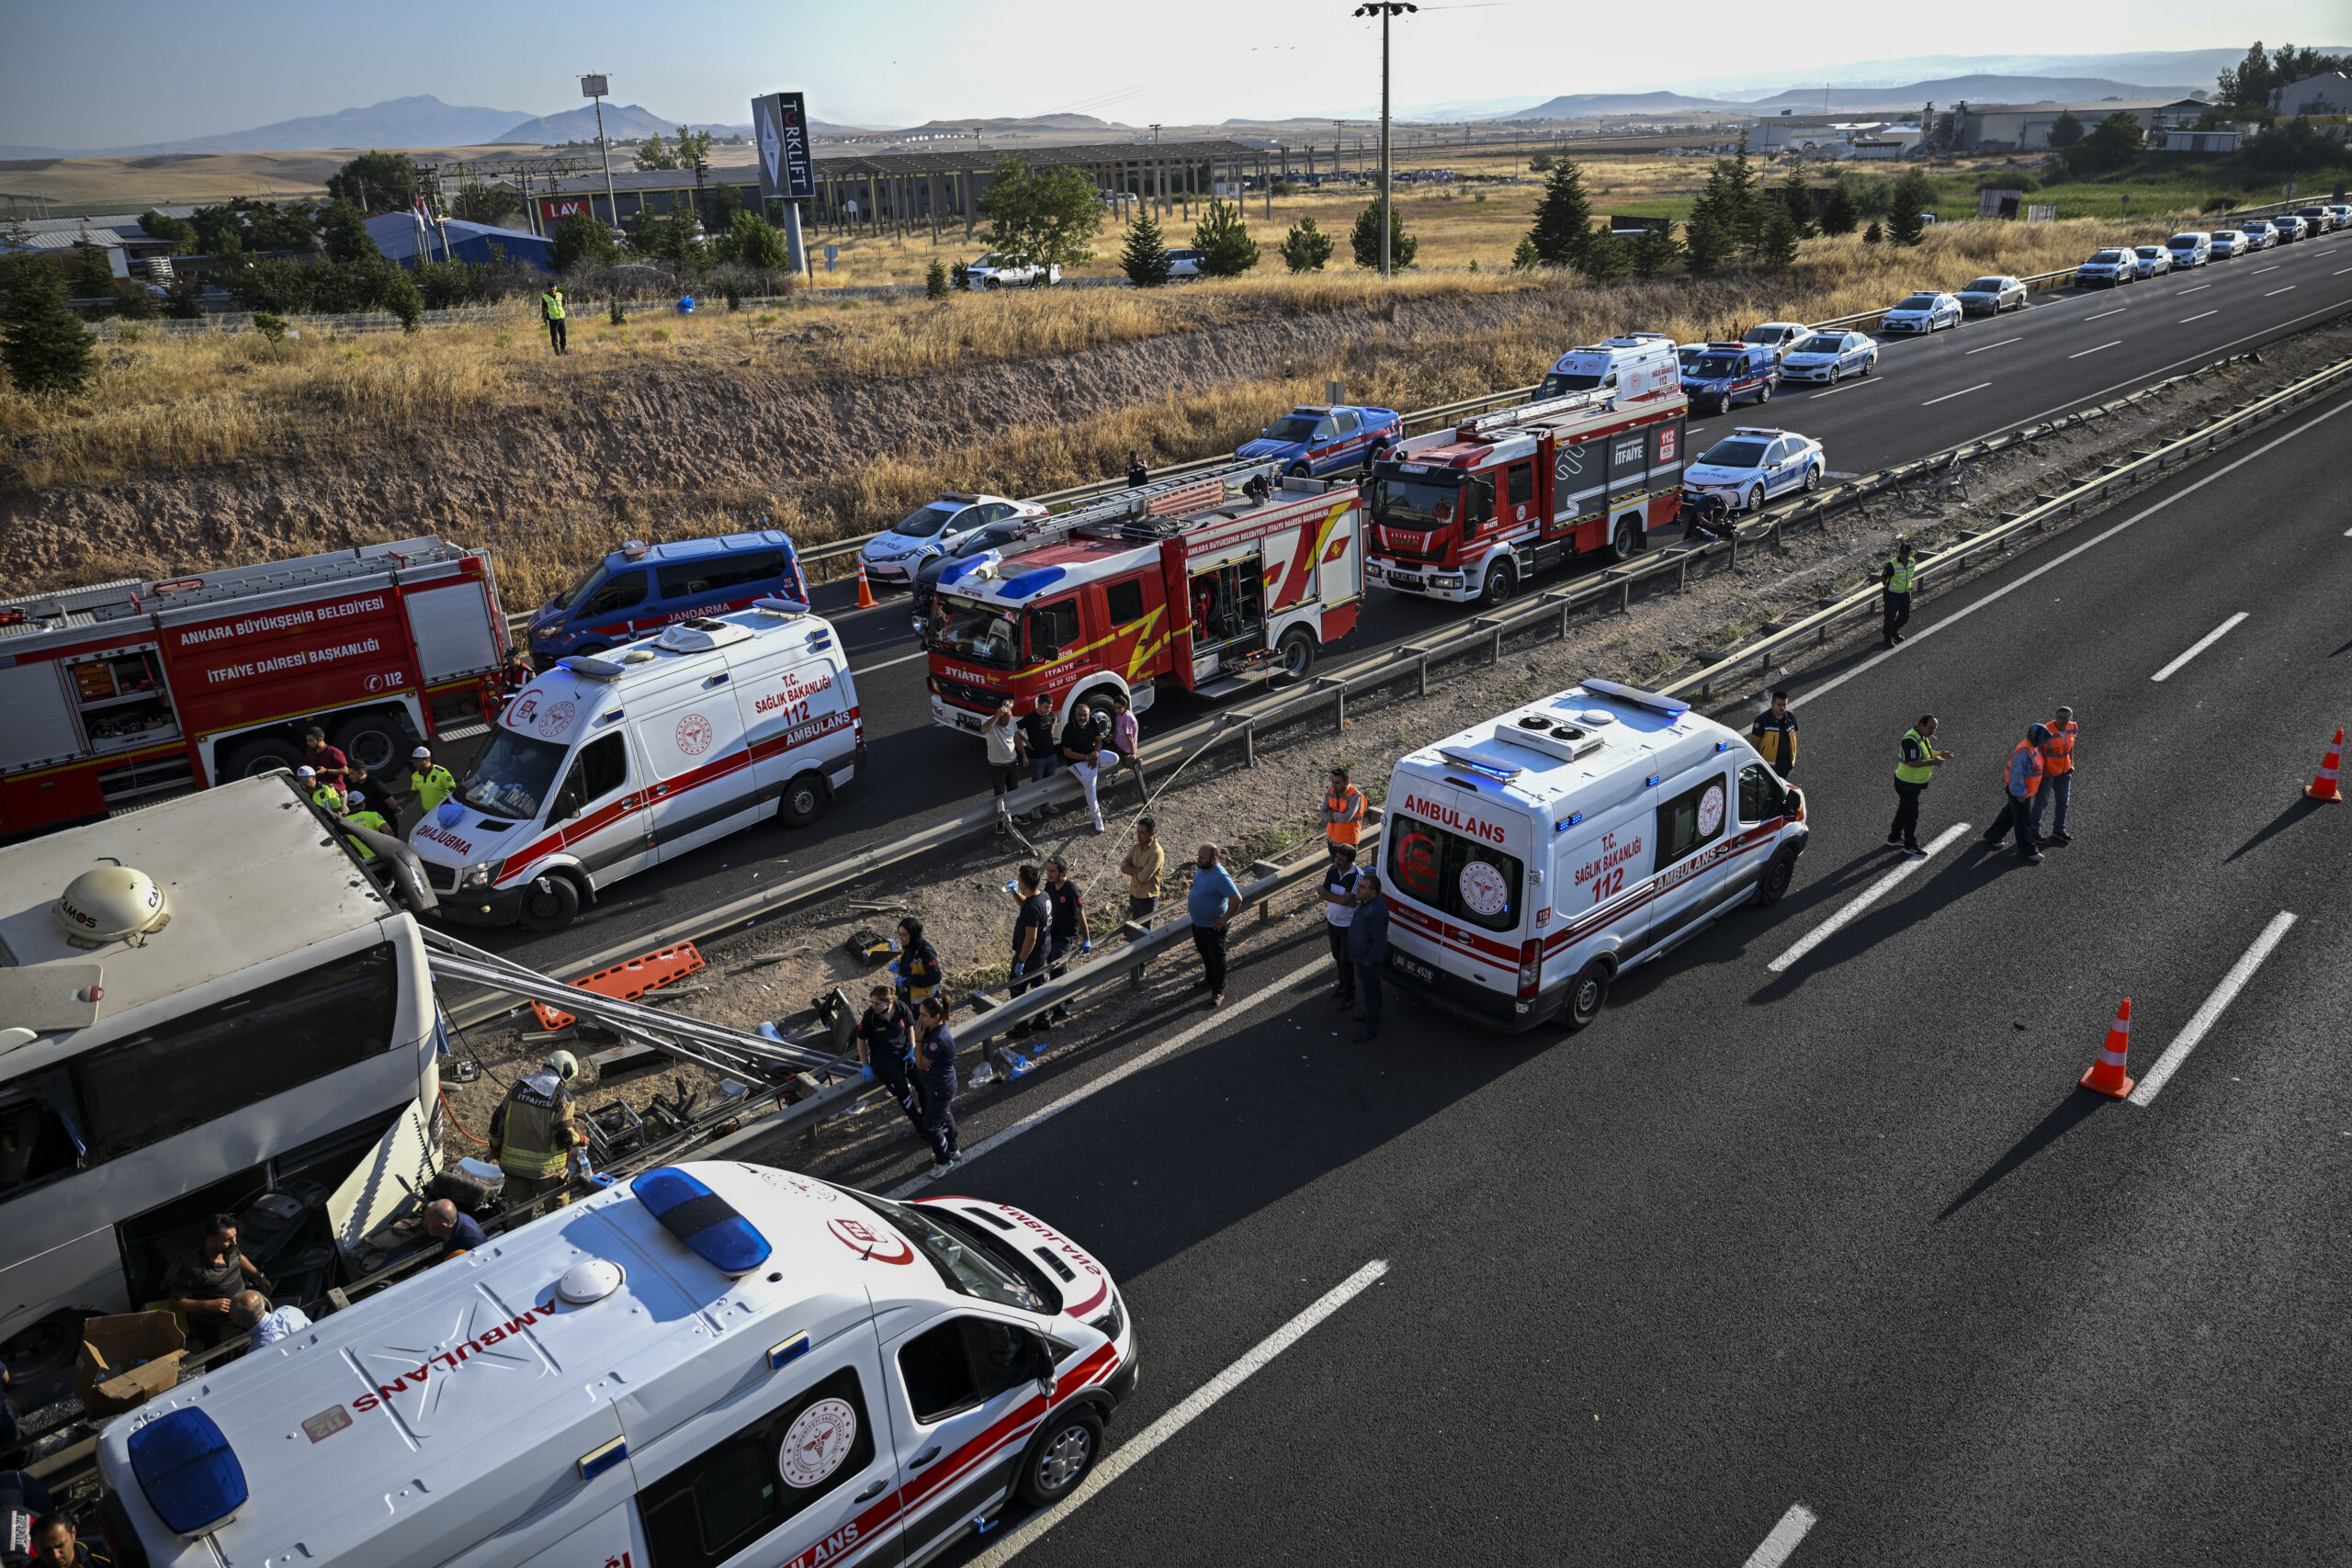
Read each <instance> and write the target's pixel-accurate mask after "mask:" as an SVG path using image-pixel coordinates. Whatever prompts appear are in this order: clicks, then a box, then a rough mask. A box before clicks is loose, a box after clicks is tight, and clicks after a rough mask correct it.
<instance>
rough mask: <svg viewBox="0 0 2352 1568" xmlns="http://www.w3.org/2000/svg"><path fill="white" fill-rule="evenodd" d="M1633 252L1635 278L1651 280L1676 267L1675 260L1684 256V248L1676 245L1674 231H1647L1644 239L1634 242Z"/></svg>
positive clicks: (1643, 236)
mask: <svg viewBox="0 0 2352 1568" xmlns="http://www.w3.org/2000/svg"><path fill="white" fill-rule="evenodd" d="M1633 252H1634V276H1636V277H1641V278H1651V277H1656V276H1658V274H1660V273H1662V272H1664V271H1665V270H1666V269H1667V268H1668V267H1669V266H1671V265H1674V259H1675V258H1676V257H1677V256H1679V255H1680V254H1682V247H1681V246H1680V245H1679V244H1678V243H1675V239H1674V231H1673V230H1671V229H1645V230H1644V231H1642V237H1641V238H1640V239H1638V240H1636V241H1634V245H1633Z"/></svg>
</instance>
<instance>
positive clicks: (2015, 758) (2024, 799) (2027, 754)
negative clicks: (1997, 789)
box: [1985, 724, 2050, 865]
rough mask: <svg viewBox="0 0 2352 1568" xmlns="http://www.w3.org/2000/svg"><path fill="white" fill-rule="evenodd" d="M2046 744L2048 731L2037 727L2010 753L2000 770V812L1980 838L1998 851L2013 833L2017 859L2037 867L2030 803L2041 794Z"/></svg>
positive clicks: (2028, 732)
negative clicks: (2001, 807)
mask: <svg viewBox="0 0 2352 1568" xmlns="http://www.w3.org/2000/svg"><path fill="white" fill-rule="evenodd" d="M2049 742H2050V730H2049V728H2048V727H2047V726H2044V725H2039V724H2037V725H2035V726H2034V727H2033V728H2030V729H2029V730H2027V731H2026V732H2025V739H2022V740H2020V741H2018V743H2017V745H2016V746H2014V747H2012V748H2011V749H2010V750H2009V760H2008V762H2007V765H2006V766H2004V767H2003V768H2002V769H2001V786H2002V789H2003V790H2004V791H2005V795H2004V796H2003V806H2004V809H2003V811H2002V813H2001V815H2000V816H1999V817H1997V818H1995V819H1994V822H1993V829H1992V831H1991V832H1989V833H1986V834H1985V843H1986V844H1987V845H1989V846H1991V847H1993V848H1995V849H1998V848H1999V847H2000V844H2001V840H2003V839H2005V838H2007V836H2008V835H2009V833H2010V831H2011V830H2012V829H2014V830H2015V831H2016V833H2017V836H2018V859H2020V860H2022V861H2024V862H2025V863H2026V864H2028V865H2040V864H2041V851H2040V850H2038V849H2036V848H2034V847H2033V846H2034V838H2033V803H2034V801H2035V800H2036V799H2037V798H2038V797H2039V796H2040V795H2041V749H2042V747H2044V746H2046V745H2048V744H2049Z"/></svg>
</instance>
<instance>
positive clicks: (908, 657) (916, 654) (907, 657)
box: [850, 648, 930, 678]
mask: <svg viewBox="0 0 2352 1568" xmlns="http://www.w3.org/2000/svg"><path fill="white" fill-rule="evenodd" d="M928 652H930V649H922V648H919V649H915V650H914V651H913V652H912V653H902V654H900V655H899V657H898V658H896V659H886V660H882V662H881V663H879V664H869V665H867V666H866V667H865V669H863V670H853V671H850V674H851V676H852V677H853V678H854V677H856V676H859V675H871V674H873V673H874V672H875V671H876V670H888V668H890V666H892V665H893V664H906V663H910V662H911V661H912V660H917V659H921V658H922V657H923V656H924V655H925V654H926V653H928Z"/></svg>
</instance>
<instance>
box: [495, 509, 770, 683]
mask: <svg viewBox="0 0 2352 1568" xmlns="http://www.w3.org/2000/svg"><path fill="white" fill-rule="evenodd" d="M763 598H784V599H793V600H797V601H798V602H799V603H801V604H807V603H809V581H808V579H807V578H805V577H804V576H802V575H801V571H800V558H799V557H798V556H797V554H796V553H794V550H793V548H792V540H791V539H790V537H789V536H786V535H785V534H783V533H781V532H779V531H777V530H776V529H774V528H763V529H760V530H759V531H757V532H755V533H750V534H722V535H721V536H718V538H715V539H683V540H680V541H678V542H677V543H674V544H668V545H652V546H647V545H644V544H641V543H639V541H637V540H635V539H631V540H630V541H629V542H628V544H625V545H623V546H622V547H620V548H619V549H617V550H615V551H614V552H613V553H612V554H611V555H608V556H606V557H605V558H604V560H603V561H601V562H600V563H598V564H597V566H596V567H595V569H594V570H592V571H590V572H589V573H588V574H587V575H586V576H584V577H582V579H581V580H580V581H578V582H576V583H574V584H572V586H571V588H570V589H568V590H567V591H565V592H561V593H559V594H557V595H556V596H555V597H554V598H552V599H550V600H548V602H547V603H546V604H542V605H540V606H539V607H538V609H537V610H536V611H534V612H532V615H531V636H530V649H531V652H532V653H533V654H534V655H535V656H537V658H538V659H539V660H542V661H544V660H550V659H560V658H562V657H563V656H564V655H565V654H567V653H600V652H602V651H604V650H605V649H608V648H611V647H613V646H615V645H616V644H618V643H624V642H627V641H628V640H629V639H630V638H632V637H642V636H643V635H645V634H646V633H647V632H655V631H660V630H661V629H662V627H663V626H669V625H671V624H673V622H677V621H683V620H687V619H689V618H691V617H693V616H695V615H719V614H721V613H723V612H725V611H728V610H741V609H743V608H745V607H746V606H748V605H749V604H751V603H752V601H753V600H755V599H763Z"/></svg>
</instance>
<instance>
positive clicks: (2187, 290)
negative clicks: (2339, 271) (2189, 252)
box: [2174, 267, 2352, 294]
mask: <svg viewBox="0 0 2352 1568" xmlns="http://www.w3.org/2000/svg"><path fill="white" fill-rule="evenodd" d="M2346 271H2352V267H2347V268H2346ZM2212 287H2213V286H2212V285H2211V284H2210V283H2200V284H2198V285H2197V286H2196V287H2195V288H2178V289H2175V290H2174V292H2175V293H2177V294H2194V293H2196V292H2197V290H2198V289H2199V288H2212Z"/></svg>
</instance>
